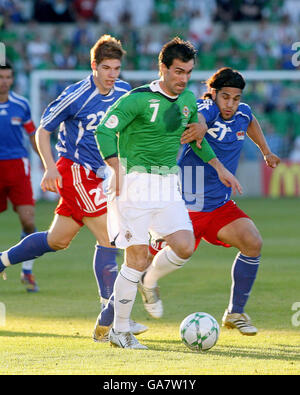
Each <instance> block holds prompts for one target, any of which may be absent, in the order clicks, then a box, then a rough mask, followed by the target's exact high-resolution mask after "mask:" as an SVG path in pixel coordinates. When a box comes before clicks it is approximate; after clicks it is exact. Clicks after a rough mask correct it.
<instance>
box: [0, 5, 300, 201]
mask: <svg viewBox="0 0 300 395" xmlns="http://www.w3.org/2000/svg"><path fill="white" fill-rule="evenodd" d="M103 33H109V34H112V35H114V36H116V37H117V38H119V39H121V41H122V43H123V46H124V48H125V49H126V51H127V56H126V58H125V61H124V65H123V75H122V76H123V78H124V79H129V80H130V83H131V84H132V86H133V87H135V86H137V85H140V84H142V83H144V82H148V81H149V80H151V79H153V78H156V77H157V54H158V53H159V51H160V49H161V46H162V45H163V44H164V43H165V42H166V41H168V40H169V39H170V38H172V37H173V36H175V35H179V36H180V37H181V38H183V39H187V40H190V41H191V42H192V43H193V44H194V45H195V47H196V48H197V49H198V59H197V64H196V67H195V72H194V74H193V77H192V78H193V79H192V80H191V82H190V86H189V88H190V89H192V90H193V91H194V92H195V94H196V95H197V96H199V95H201V93H202V92H203V91H204V90H205V85H204V84H203V83H201V81H203V80H204V79H205V76H206V75H207V76H208V75H209V74H211V73H213V72H214V71H215V70H216V69H218V68H219V67H223V66H230V67H233V68H236V69H238V70H239V71H241V72H242V73H243V74H244V75H245V77H246V78H247V80H248V81H247V86H246V89H245V93H244V98H243V101H245V102H247V103H248V104H249V105H250V106H251V107H252V109H253V111H254V113H255V115H256V116H257V118H258V119H259V121H260V123H261V125H262V128H263V131H264V133H265V135H266V138H267V141H268V143H269V145H270V147H271V149H272V150H273V152H275V153H276V154H278V155H279V156H280V157H281V158H282V159H283V162H282V164H281V165H280V166H279V167H278V168H277V169H276V170H275V171H270V170H268V169H267V168H266V166H264V163H263V161H262V157H261V154H260V152H259V150H258V149H257V148H256V147H255V146H254V144H253V143H252V142H251V141H248V140H246V143H245V149H244V152H243V156H242V160H241V163H240V166H239V170H238V177H239V179H240V181H241V182H242V184H243V187H244V194H245V196H272V197H277V196H300V122H299V116H300V67H299V64H298V63H300V52H299V50H300V42H299V41H300V34H299V33H300V0H209V1H206V0H74V1H71V0H0V42H2V43H4V44H5V50H6V57H7V58H8V59H9V60H10V61H11V62H12V63H13V64H14V67H15V70H16V79H15V86H14V90H15V91H16V92H17V93H19V94H21V95H24V96H25V97H27V98H28V99H29V100H30V102H31V105H32V110H33V116H34V121H35V122H36V123H37V124H38V123H39V116H40V114H41V112H42V111H43V109H44V108H45V106H46V105H47V104H48V103H49V102H50V101H51V100H53V99H54V98H55V97H56V96H57V95H58V94H59V93H60V92H61V91H62V90H63V89H64V88H65V87H66V86H67V85H69V84H70V83H72V82H73V81H76V80H79V79H81V78H82V76H83V75H85V74H88V73H89V72H90V65H89V50H90V48H91V46H92V45H93V44H94V42H95V41H96V40H97V38H98V37H99V36H100V35H101V34H103ZM297 43H298V45H297ZM297 51H298V52H299V55H298V54H297ZM48 70H55V71H60V74H59V78H57V77H55V76H54V77H50V73H49V72H48ZM74 71H77V72H78V74H77V73H75V75H74V76H72V77H70V74H71V72H72V73H73V72H74ZM42 72H44V73H46V75H47V77H46V78H45V77H44V76H43V73H42ZM274 72H276V73H275V77H273V76H274ZM61 73H62V75H61ZM272 73H273V74H272ZM135 76H136V77H135ZM248 76H249V78H248ZM250 76H251V78H250ZM129 77H130V78H129ZM70 78H73V80H72V79H70ZM54 140H55V139H54ZM54 140H53V145H54V144H55V141H54ZM32 166H33V184H34V191H35V197H36V198H37V199H39V198H49V197H51V196H52V197H53V194H48V195H42V193H41V191H40V188H39V182H40V177H41V174H42V169H41V164H40V161H39V159H38V158H37V156H36V155H35V154H32Z"/></svg>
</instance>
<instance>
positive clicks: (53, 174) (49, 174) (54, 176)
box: [41, 167, 62, 193]
mask: <svg viewBox="0 0 300 395" xmlns="http://www.w3.org/2000/svg"><path fill="white" fill-rule="evenodd" d="M57 186H59V187H60V188H62V176H61V175H60V173H59V171H58V170H57V168H56V167H55V168H49V169H47V170H45V173H44V175H43V178H42V181H41V188H42V191H43V192H46V191H50V192H56V193H58V188H57Z"/></svg>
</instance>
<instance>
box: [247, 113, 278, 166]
mask: <svg viewBox="0 0 300 395" xmlns="http://www.w3.org/2000/svg"><path fill="white" fill-rule="evenodd" d="M247 134H248V136H249V137H250V139H251V140H252V141H253V142H254V144H256V145H257V146H258V148H259V149H260V151H261V153H262V154H263V157H264V160H265V162H266V164H267V165H268V166H269V167H272V168H275V167H276V166H277V165H278V164H279V163H280V158H279V157H278V156H277V155H276V154H274V153H273V152H272V151H271V150H270V147H269V145H268V143H267V141H266V138H265V136H264V134H263V131H262V129H261V127H260V124H259V122H258V120H257V119H256V118H255V116H254V115H253V119H252V121H251V122H250V124H249V126H248V129H247Z"/></svg>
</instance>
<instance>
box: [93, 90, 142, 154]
mask: <svg viewBox="0 0 300 395" xmlns="http://www.w3.org/2000/svg"><path fill="white" fill-rule="evenodd" d="M139 108H140V106H139V101H138V94H135V95H132V94H130V93H127V94H125V95H124V96H122V97H120V99H119V100H117V101H116V102H115V103H114V104H113V105H112V107H111V108H110V110H109V111H108V112H107V113H106V114H105V116H104V118H103V119H102V120H101V122H100V124H99V125H98V127H97V129H96V132H95V137H96V142H97V145H98V148H99V150H100V153H101V155H102V157H103V158H104V159H108V158H110V157H112V156H117V154H118V139H117V133H122V132H123V130H124V129H125V128H126V126H127V125H129V124H130V123H131V122H132V121H133V119H135V117H136V116H137V115H138V114H139Z"/></svg>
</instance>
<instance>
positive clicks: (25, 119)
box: [23, 102, 31, 124]
mask: <svg viewBox="0 0 300 395" xmlns="http://www.w3.org/2000/svg"><path fill="white" fill-rule="evenodd" d="M25 107H26V110H25V111H24V117H23V124H24V123H27V122H28V121H31V110H30V107H29V104H28V103H27V102H25Z"/></svg>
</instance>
